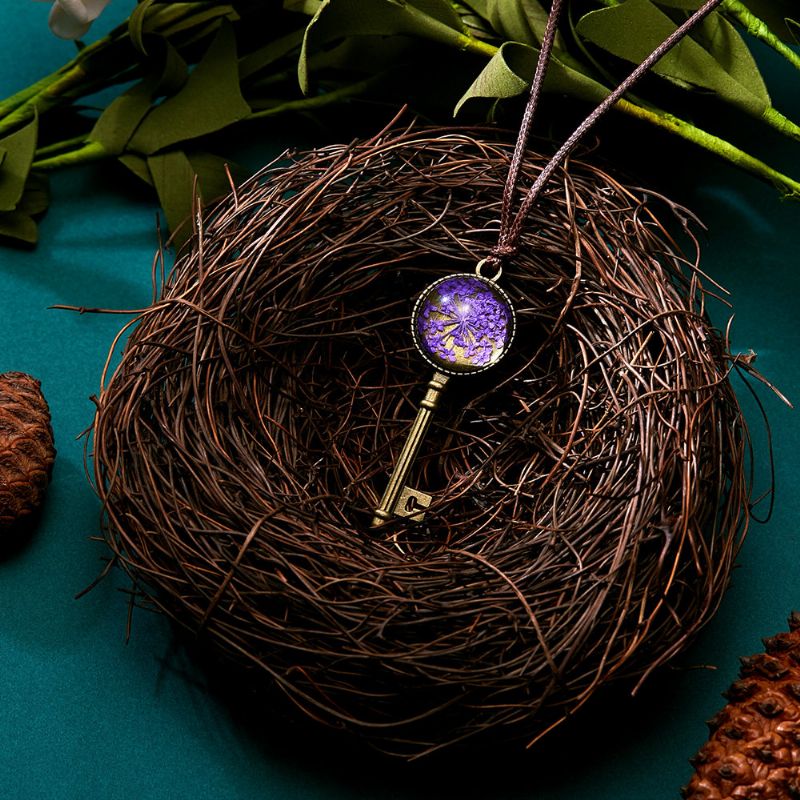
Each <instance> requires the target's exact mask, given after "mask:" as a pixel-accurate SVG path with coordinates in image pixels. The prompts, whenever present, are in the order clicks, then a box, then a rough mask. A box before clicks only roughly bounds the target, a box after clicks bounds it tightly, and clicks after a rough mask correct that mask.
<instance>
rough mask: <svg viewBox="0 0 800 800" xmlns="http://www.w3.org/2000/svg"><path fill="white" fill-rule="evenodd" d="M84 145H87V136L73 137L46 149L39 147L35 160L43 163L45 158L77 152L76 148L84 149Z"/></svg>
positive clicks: (47, 146)
mask: <svg viewBox="0 0 800 800" xmlns="http://www.w3.org/2000/svg"><path fill="white" fill-rule="evenodd" d="M84 144H86V136H85V135H81V136H73V138H72V139H62V140H61V141H60V142H53V144H48V145H46V146H45V147H38V148H37V149H36V154H35V155H34V160H38V161H41V160H43V159H45V158H50V157H51V156H54V155H59V154H60V153H63V152H64V151H65V150H75V149H76V148H79V147H82V146H83V145H84Z"/></svg>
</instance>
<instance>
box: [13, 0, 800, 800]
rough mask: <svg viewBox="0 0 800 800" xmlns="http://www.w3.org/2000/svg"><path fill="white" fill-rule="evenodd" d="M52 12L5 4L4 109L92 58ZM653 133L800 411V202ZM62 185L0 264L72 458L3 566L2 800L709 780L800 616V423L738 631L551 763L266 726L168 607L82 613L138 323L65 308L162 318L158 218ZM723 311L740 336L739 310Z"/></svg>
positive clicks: (97, 179) (790, 99)
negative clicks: (723, 724)
mask: <svg viewBox="0 0 800 800" xmlns="http://www.w3.org/2000/svg"><path fill="white" fill-rule="evenodd" d="M128 5H129V4H128V3H126V2H124V0H118V2H117V3H115V4H114V6H113V7H112V8H110V9H109V10H108V13H107V15H106V17H105V18H104V19H103V20H102V21H101V23H100V25H99V26H98V28H97V30H98V31H101V30H103V29H104V28H107V27H108V26H109V25H110V24H111V22H113V21H116V20H119V19H121V18H122V17H123V16H124V13H125V12H126V10H127V8H128ZM46 16H47V6H46V4H40V3H32V2H25V1H24V0H14V1H13V2H12V0H0V19H1V20H2V22H3V24H2V25H0V95H2V96H5V95H7V94H10V93H11V92H13V91H15V90H17V89H19V88H21V87H23V86H25V85H27V84H29V83H31V82H32V81H33V80H35V79H36V78H38V77H40V76H41V75H43V74H45V73H46V72H49V71H51V70H52V69H54V68H56V67H57V66H59V65H60V64H61V63H63V61H64V60H66V59H67V58H68V57H69V56H70V54H71V47H72V46H71V45H70V44H69V43H64V42H59V41H57V40H55V39H54V38H53V37H52V36H50V34H49V32H48V31H47V28H46ZM760 58H761V62H762V64H763V66H764V69H765V72H767V74H768V75H769V82H770V85H771V86H772V87H773V88H774V89H775V90H774V92H773V94H774V100H775V104H776V106H777V107H778V108H780V109H781V110H783V111H784V112H786V113H788V114H789V116H793V117H794V118H795V119H797V118H800V93H798V91H797V86H798V80H797V78H796V77H795V75H793V74H792V73H791V71H790V69H789V68H788V67H785V66H784V65H783V64H782V63H781V62H780V61H779V60H778V59H776V58H775V57H774V56H773V55H772V54H770V53H766V52H762V53H761V55H760ZM736 126H737V130H736V133H737V137H739V138H738V141H740V142H743V143H749V144H751V145H752V146H753V147H756V148H758V150H759V152H761V153H762V154H764V155H765V156H768V157H769V158H768V160H770V161H771V162H773V163H775V164H776V165H779V166H782V167H783V168H784V169H785V170H787V171H789V172H791V173H793V174H794V175H795V176H798V175H800V145H798V144H794V145H792V144H790V143H787V142H784V141H782V140H780V139H779V138H778V137H775V136H772V135H771V134H769V133H765V132H764V131H765V129H762V128H752V129H751V128H748V126H747V125H744V126H741V127H740V126H739V123H738V122H737V123H736ZM751 127H752V126H751ZM306 133H307V131H306ZM625 133H626V127H625V125H624V124H623V125H620V124H615V125H613V126H611V127H610V128H609V129H608V133H607V137H608V139H610V140H611V143H612V146H611V148H610V153H611V156H612V157H613V156H614V154H615V153H616V154H617V155H619V156H620V157H622V154H623V152H624V151H627V150H630V149H631V147H630V144H629V143H628V142H625V141H623V142H622V143H621V144H620V145H619V146H618V147H617V148H615V147H614V145H613V141H614V139H615V138H617V137H619V136H620V135H621V134H622V135H625ZM633 133H635V131H632V135H633ZM650 141H653V142H655V145H653V146H652V148H651V150H650V151H649V152H648V154H646V155H645V156H640V157H636V158H632V159H631V158H628V160H629V161H630V163H631V164H632V165H633V166H634V167H635V168H636V169H637V171H638V174H639V175H640V176H642V180H643V181H647V182H649V181H651V180H655V181H658V182H660V183H659V185H660V187H661V188H665V189H666V190H667V191H669V192H670V193H672V194H673V195H675V196H676V198H677V199H681V200H683V201H684V202H686V203H687V204H688V205H690V207H692V208H693V209H694V210H695V211H696V212H698V213H699V214H700V216H701V217H702V218H703V219H704V221H705V222H706V223H707V225H708V228H709V234H708V238H707V241H706V242H705V245H704V248H705V249H704V258H703V265H704V269H705V270H706V271H707V272H708V273H709V274H710V275H712V276H713V277H714V278H716V279H718V280H720V281H721V282H722V283H724V284H725V285H726V286H727V287H728V288H729V289H730V290H731V299H732V301H733V303H734V305H735V310H736V321H735V325H734V349H741V350H745V349H748V348H753V349H754V350H755V351H757V352H758V365H759V367H760V369H761V370H762V371H763V372H764V373H765V374H766V375H768V376H769V378H770V379H771V380H773V381H774V382H775V383H776V384H778V385H779V386H780V388H781V389H782V391H784V393H786V394H787V395H788V396H789V397H790V398H795V399H796V398H800V385H799V383H800V366H798V360H797V354H798V352H800V333H799V332H798V330H799V329H798V293H799V292H800V271H798V257H797V250H798V248H797V245H798V229H799V228H800V205H797V204H791V203H782V202H780V201H779V200H778V198H777V196H776V194H775V193H774V192H773V190H772V189H771V188H770V187H767V186H764V185H761V184H759V183H758V182H756V181H754V180H753V179H751V178H749V177H746V176H744V175H741V174H738V173H737V172H735V171H734V170H731V169H729V168H728V167H726V166H724V165H722V164H716V163H714V162H713V160H712V159H708V158H706V157H705V156H704V155H701V154H699V153H697V152H695V151H691V150H690V149H689V148H682V149H681V150H680V152H681V153H682V154H683V157H684V159H685V163H684V165H683V166H682V167H681V168H679V169H675V168H674V166H670V167H669V169H664V166H663V165H664V163H665V162H664V160H663V159H661V158H660V148H661V147H674V146H675V145H674V144H673V143H671V142H668V141H667V140H666V139H664V140H663V141H662V140H659V139H655V140H650ZM289 143H293V142H292V141H291V137H290V136H289V134H287V133H286V132H285V131H284V130H283V128H282V126H280V127H279V126H278V125H276V127H275V129H274V133H268V134H267V141H266V142H265V143H261V144H252V143H251V144H250V146H249V148H248V149H247V151H246V153H245V159H248V158H249V159H250V160H251V161H252V162H253V164H252V165H253V166H255V165H256V164H257V163H258V162H259V160H266V158H267V157H269V156H271V155H272V154H274V153H275V152H276V151H277V150H278V149H279V148H280V147H281V146H282V145H283V144H289ZM626 157H627V156H626ZM669 163H670V164H671V165H674V163H675V162H674V161H672V162H669ZM52 189H53V200H54V202H53V207H52V209H51V210H50V211H49V213H48V214H47V216H46V217H45V219H44V221H43V223H42V226H41V234H42V241H41V243H40V245H39V246H38V247H37V248H36V249H35V250H12V249H0V372H2V371H7V370H23V371H26V372H30V373H32V374H33V375H35V376H37V377H38V378H40V379H41V381H42V384H43V387H44V390H45V392H46V395H47V398H48V400H49V403H50V406H51V409H52V414H53V426H54V429H55V434H56V440H57V447H58V459H57V462H56V466H55V471H54V476H53V483H52V486H51V489H50V492H49V496H48V499H47V504H46V507H45V510H44V514H43V518H42V520H41V524H40V526H39V528H38V529H37V531H36V532H35V534H34V535H33V536H32V537H31V538H30V540H29V541H27V542H26V543H25V545H24V546H23V547H21V548H19V549H18V550H17V551H16V552H13V553H11V554H10V555H8V556H7V557H6V558H5V559H3V560H0V797H2V798H4V800H29V799H32V800H37V799H38V798H53V800H67V799H68V798H87V797H96V798H108V800H112V799H114V798H137V799H138V800H155V799H156V798H159V799H161V798H173V799H174V800H184V798H185V799H186V800H190V799H191V800H203V798H223V799H225V800H227V799H230V800H238V799H239V798H242V799H244V798H248V799H250V798H270V799H273V798H274V799H275V800H282V799H283V798H319V800H333V798H348V799H349V798H378V797H380V798H397V799H398V800H400V799H401V798H403V799H404V798H428V797H430V798H446V797H454V798H455V797H484V796H490V797H493V798H501V799H502V798H539V799H540V800H550V798H553V799H555V798H559V800H578V798H581V799H582V800H583V799H584V798H616V799H617V800H627V798H631V800H633V798H635V799H636V800H642V798H648V800H667V798H675V797H677V790H678V787H679V786H681V785H682V784H683V783H685V782H686V780H687V779H688V777H689V775H690V774H691V768H690V767H689V765H688V763H687V758H688V757H689V756H691V755H692V754H693V753H694V752H695V751H696V749H697V748H698V747H699V746H700V744H701V743H702V742H703V741H704V740H705V738H706V735H707V734H706V728H705V725H704V722H703V721H704V720H705V719H707V718H708V717H710V716H711V715H712V714H713V713H714V711H715V710H716V709H718V708H719V707H720V706H721V705H722V702H723V701H722V700H721V698H720V692H721V691H722V690H723V689H724V688H725V687H726V686H727V685H728V684H729V683H730V682H731V680H732V679H733V678H734V677H735V673H736V671H737V666H738V665H737V657H738V656H739V655H745V654H748V653H751V652H755V651H757V650H759V649H760V647H761V644H760V637H761V636H765V635H770V634H772V633H775V632H777V631H778V630H781V629H783V628H784V627H785V618H786V616H787V614H788V613H789V612H790V611H791V610H792V609H793V608H795V607H800V592H798V589H797V575H798V565H797V561H798V555H800V541H799V540H798V524H797V523H798V520H800V508H798V497H799V496H800V495H799V494H798V474H799V473H800V437H799V436H798V420H797V416H796V413H795V412H792V411H790V410H789V409H787V408H786V407H784V406H782V405H781V404H780V403H779V402H778V401H777V400H776V399H774V398H773V397H771V396H769V395H768V394H767V393H765V392H763V391H762V392H760V393H759V394H760V396H761V397H762V398H763V399H764V402H765V404H766V406H767V409H768V412H769V417H770V421H771V424H772V429H773V434H774V443H775V458H776V463H777V504H776V508H775V513H774V515H773V516H772V519H771V520H770V521H769V522H768V523H767V524H756V525H754V526H753V528H752V530H751V532H750V534H749V537H748V539H747V541H746V544H745V546H744V549H743V551H742V553H741V556H740V558H739V560H738V567H737V569H736V571H735V573H734V577H733V584H732V586H731V589H730V591H729V592H728V593H727V595H726V597H725V599H724V602H723V605H722V608H721V610H720V612H719V613H718V615H717V616H716V617H715V619H714V620H713V621H712V623H711V624H710V625H709V626H708V627H707V628H706V629H705V630H704V632H703V633H702V635H701V637H700V639H699V640H698V641H697V643H696V644H695V645H694V646H693V647H692V649H691V650H690V651H689V652H687V653H685V654H684V655H683V656H681V657H680V658H679V659H678V660H677V661H676V663H675V664H674V665H673V667H672V668H670V669H667V670H664V671H662V673H661V674H660V675H659V676H657V677H656V678H655V679H653V681H651V682H650V683H649V684H648V685H646V686H645V688H644V689H643V690H642V692H641V693H640V695H639V696H638V697H637V698H636V699H634V700H631V699H630V698H628V697H627V696H626V695H624V694H618V693H615V694H611V695H609V696H607V697H605V698H602V699H601V700H600V701H599V702H598V703H597V704H595V706H594V707H593V708H589V709H588V710H587V711H586V712H585V713H582V714H581V715H579V717H578V719H577V720H575V721H574V722H573V723H572V724H570V725H568V726H566V729H565V730H562V731H560V732H558V733H556V734H555V735H554V736H553V737H552V740H551V741H550V742H548V743H546V744H545V746H544V747H542V748H540V749H539V750H536V751H534V752H529V753H524V754H521V755H520V754H494V755H492V756H491V757H488V756H487V757H486V758H484V759H481V758H475V757H464V756H453V757H451V758H449V759H445V760H443V761H434V762H428V763H425V762H423V763H421V764H411V765H407V764H401V763H395V762H391V761H386V760H384V759H383V758H381V757H379V756H377V755H374V754H372V753H370V752H369V751H367V752H364V751H363V750H359V749H356V748H354V747H352V746H347V745H343V744H341V743H338V742H332V741H330V740H329V739H327V738H325V737H317V736H315V735H311V734H308V733H307V732H306V731H304V730H303V729H300V730H294V729H293V728H292V727H291V726H289V727H288V728H287V727H286V723H285V722H284V721H283V720H282V719H281V718H280V717H279V716H276V715H273V714H271V713H269V712H260V713H259V715H258V716H257V717H254V716H253V714H252V713H248V709H247V708H246V707H243V706H242V704H241V703H240V702H238V703H237V702H236V701H233V700H231V699H230V698H227V697H225V696H224V695H223V694H221V693H220V692H219V691H218V689H217V681H216V680H215V679H214V678H213V677H209V675H208V674H207V673H206V672H204V671H202V670H200V669H199V668H198V667H197V666H196V663H195V661H194V660H193V659H192V657H191V656H190V655H189V654H188V653H187V651H186V650H185V649H184V647H183V646H182V645H181V644H180V643H179V642H176V641H175V638H174V636H173V634H172V632H171V629H170V626H169V625H168V624H167V622H166V621H165V620H164V619H162V618H160V617H158V616H156V615H153V614H149V613H146V612H138V613H136V614H135V616H134V620H133V635H132V639H131V641H130V643H129V644H127V645H126V644H125V625H126V613H127V596H126V594H125V593H124V590H125V589H126V588H127V587H126V583H125V582H124V581H123V580H122V579H121V578H120V576H118V575H113V576H112V577H111V578H110V579H108V580H106V581H104V582H103V583H101V584H100V585H99V586H98V587H97V588H96V589H94V590H93V591H92V592H90V593H89V594H88V595H87V596H85V597H84V598H82V599H81V600H75V599H74V595H75V594H76V593H77V592H79V591H80V590H81V589H83V588H84V587H85V586H87V585H88V584H89V583H90V582H91V581H92V580H93V579H94V578H95V576H96V575H97V574H98V572H99V570H100V569H101V568H102V566H103V561H102V559H103V557H104V548H103V546H102V545H101V544H99V543H98V542H96V541H92V537H94V536H96V535H97V532H98V518H99V508H98V503H97V501H96V498H95V497H94V495H93V493H92V490H91V488H90V486H89V485H88V483H87V480H86V477H85V474H84V466H83V442H82V440H79V439H78V438H77V437H78V436H79V434H80V433H81V432H82V431H83V430H84V429H85V428H86V427H87V425H88V424H89V423H90V421H91V418H92V404H91V402H90V400H89V397H90V395H92V394H93V393H95V392H96V391H97V390H98V387H99V381H100V372H101V369H102V366H103V363H104V359H105V358H106V354H107V351H108V348H109V346H110V344H111V341H112V339H113V337H114V335H115V334H116V332H117V330H118V328H119V327H120V324H121V322H122V321H123V318H121V317H118V316H97V315H78V314H74V313H67V312H63V311H55V310H48V306H51V305H53V304H56V303H66V304H75V305H81V306H88V307H92V306H101V307H111V308H135V307H139V306H142V305H145V304H147V303H148V302H149V300H150V295H151V288H150V268H151V262H152V257H153V252H154V249H155V246H156V236H155V224H154V220H155V215H156V206H155V204H154V203H153V202H152V201H151V200H150V199H149V198H148V197H147V196H145V195H144V194H143V193H141V192H140V191H137V190H136V188H135V186H134V184H133V183H132V182H129V181H128V179H127V178H126V177H125V176H124V175H123V174H122V172H121V171H120V170H118V169H117V168H116V167H114V166H109V165H105V166H102V167H97V168H91V169H90V168H86V169H80V170H76V171H72V172H67V173H63V174H58V175H56V176H55V177H54V179H53V182H52ZM120 189H122V191H120ZM715 314H716V319H717V321H718V322H719V323H723V322H724V320H725V317H726V314H725V311H724V309H722V308H717V309H716V310H715ZM740 388H741V387H740ZM740 395H741V397H742V400H743V402H744V403H745V405H746V407H747V410H748V414H749V418H750V420H751V424H752V426H753V428H754V435H755V438H756V441H757V444H758V448H759V449H758V453H759V455H758V463H757V467H758V475H759V485H760V486H761V487H766V485H767V482H768V472H767V463H768V462H767V457H766V453H767V451H766V447H765V439H764V435H763V431H762V427H761V421H760V419H759V417H758V415H757V413H756V410H755V408H754V406H753V403H752V402H751V400H750V399H749V397H748V396H747V394H746V392H745V391H744V389H742V391H741V392H740ZM121 590H122V591H121Z"/></svg>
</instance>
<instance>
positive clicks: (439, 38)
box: [297, 0, 465, 92]
mask: <svg viewBox="0 0 800 800" xmlns="http://www.w3.org/2000/svg"><path fill="white" fill-rule="evenodd" d="M364 35H369V36H394V35H407V36H418V37H420V38H423V39H430V40H432V41H436V42H440V43H442V44H448V45H451V46H455V47H461V46H462V45H463V44H464V39H465V35H464V33H463V32H462V31H461V19H460V17H459V16H458V14H457V13H456V12H455V11H454V10H453V8H452V7H451V6H450V5H449V3H448V2H447V0H413V2H412V1H411V0H373V1H372V2H370V3H365V2H364V0H324V2H323V3H322V5H321V6H320V8H319V10H318V11H317V13H316V14H315V15H314V18H313V19H312V20H311V22H309V24H308V27H307V28H306V31H305V35H304V36H303V46H302V48H301V50H300V60H299V62H298V66H297V76H298V79H299V81H300V86H301V88H302V90H303V92H308V90H309V78H308V73H309V68H308V59H309V57H310V55H311V53H312V52H313V51H315V50H316V49H317V48H319V47H321V46H322V45H324V44H327V43H328V42H331V41H334V40H336V39H343V38H345V37H347V36H364Z"/></svg>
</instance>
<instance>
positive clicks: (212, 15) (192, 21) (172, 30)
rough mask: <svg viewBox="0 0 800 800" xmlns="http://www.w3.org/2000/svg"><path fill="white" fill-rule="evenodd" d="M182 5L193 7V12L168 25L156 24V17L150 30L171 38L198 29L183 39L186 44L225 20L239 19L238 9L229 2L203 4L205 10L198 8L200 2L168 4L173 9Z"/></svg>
mask: <svg viewBox="0 0 800 800" xmlns="http://www.w3.org/2000/svg"><path fill="white" fill-rule="evenodd" d="M181 5H186V6H191V7H193V11H192V13H191V14H190V15H188V16H187V17H185V18H183V19H178V20H175V21H174V22H170V23H169V24H167V25H161V24H156V23H157V20H156V18H155V17H154V18H153V21H152V24H151V25H149V26H148V28H149V30H151V31H153V32H154V33H156V32H157V33H159V34H160V35H161V36H166V37H167V38H170V39H171V38H173V37H174V36H175V35H176V34H178V33H185V32H186V31H190V30H192V29H196V30H195V35H193V36H190V37H188V39H184V40H182V44H184V45H185V44H187V43H188V42H194V41H197V40H198V39H200V38H202V37H203V36H206V35H208V33H210V32H212V31H214V30H215V29H216V28H218V27H219V26H220V25H221V24H222V23H223V22H224V21H225V20H227V21H228V22H236V21H238V20H239V14H238V13H237V12H236V9H235V8H234V7H233V6H232V5H228V4H219V5H217V4H212V5H210V6H207V5H206V4H203V5H202V6H201V8H203V9H204V10H199V11H198V10H197V6H198V5H200V4H198V3H167V4H166V6H167V7H168V8H173V9H174V8H176V7H178V6H181Z"/></svg>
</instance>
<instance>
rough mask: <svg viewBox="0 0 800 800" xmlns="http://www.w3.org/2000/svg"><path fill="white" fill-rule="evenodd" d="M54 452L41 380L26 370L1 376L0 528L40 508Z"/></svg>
mask: <svg viewBox="0 0 800 800" xmlns="http://www.w3.org/2000/svg"><path fill="white" fill-rule="evenodd" d="M55 455H56V451H55V448H54V447H53V429H52V428H51V427H50V409H49V408H48V407H47V401H46V400H45V399H44V396H43V395H42V390H41V384H40V383H39V381H37V380H36V379H34V378H32V377H31V376H30V375H26V374H25V373H23V372H6V373H4V374H2V375H0V531H2V530H4V529H8V528H11V527H12V526H14V525H15V524H16V523H18V522H19V521H21V520H23V519H24V518H26V517H28V516H29V515H30V514H31V513H32V512H33V511H35V510H36V509H37V508H38V507H39V505H40V504H41V502H42V498H43V497H44V492H45V489H46V488H47V484H48V483H49V481H50V473H51V471H52V468H53V460H54V459H55Z"/></svg>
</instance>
